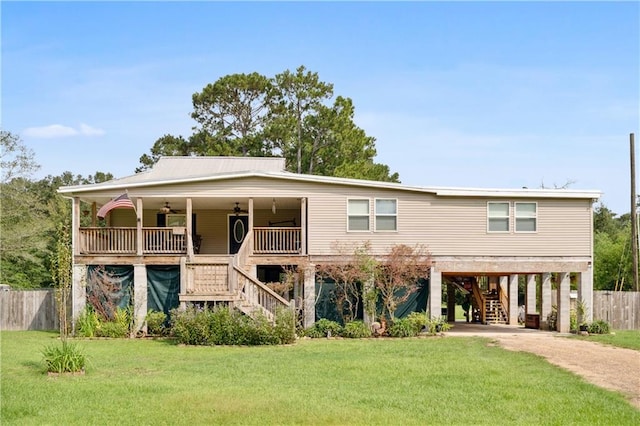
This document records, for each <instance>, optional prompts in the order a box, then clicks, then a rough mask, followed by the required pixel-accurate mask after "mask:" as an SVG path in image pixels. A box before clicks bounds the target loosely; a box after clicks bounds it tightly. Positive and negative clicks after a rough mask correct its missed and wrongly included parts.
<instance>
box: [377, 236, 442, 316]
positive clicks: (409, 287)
mask: <svg viewBox="0 0 640 426" xmlns="http://www.w3.org/2000/svg"><path fill="white" fill-rule="evenodd" d="M430 268H431V255H430V254H429V253H428V252H427V251H426V249H424V248H423V247H421V246H415V247H411V246H408V245H405V244H398V245H395V246H393V247H392V248H391V250H390V251H389V253H388V254H387V255H386V256H385V257H384V260H383V261H381V262H380V263H379V264H378V271H377V273H376V280H375V288H376V289H377V290H378V292H379V294H380V297H381V299H382V304H383V312H382V315H383V317H386V318H388V319H390V320H391V322H393V321H394V318H395V317H394V315H395V312H396V309H397V308H398V305H400V304H401V303H403V302H405V301H406V300H407V299H408V298H409V296H411V295H412V294H413V293H415V292H416V291H417V290H418V288H419V281H420V280H421V279H424V278H427V277H428V276H429V271H430Z"/></svg>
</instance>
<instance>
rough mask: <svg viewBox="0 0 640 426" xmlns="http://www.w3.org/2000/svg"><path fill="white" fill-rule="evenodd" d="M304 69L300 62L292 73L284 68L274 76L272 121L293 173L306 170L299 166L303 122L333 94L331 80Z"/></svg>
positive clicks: (304, 131)
mask: <svg viewBox="0 0 640 426" xmlns="http://www.w3.org/2000/svg"><path fill="white" fill-rule="evenodd" d="M305 71H306V68H305V67H304V66H300V67H298V69H297V70H296V72H295V74H294V73H292V72H291V71H289V70H286V71H284V72H282V73H280V74H277V75H276V76H275V78H274V82H275V90H274V93H275V95H274V104H273V107H272V125H273V127H275V128H276V129H277V130H276V132H277V131H280V138H279V139H280V143H281V145H280V146H279V148H280V150H281V152H283V154H284V155H285V157H287V158H289V159H290V161H289V163H290V166H289V169H290V170H291V171H294V172H296V173H305V172H307V171H308V169H307V170H303V165H302V162H303V153H304V151H305V145H308V141H307V140H306V139H308V138H307V137H306V136H307V135H308V131H306V129H304V127H305V124H306V123H305V122H306V120H307V118H308V117H312V116H314V115H317V114H318V109H319V108H321V107H322V106H323V102H325V101H326V100H328V99H331V97H332V96H333V84H328V83H324V82H322V81H320V79H319V77H318V74H317V73H313V72H311V71H306V72H305ZM273 127H272V128H273ZM306 154H309V153H308V152H307V153H306ZM311 167H312V166H311Z"/></svg>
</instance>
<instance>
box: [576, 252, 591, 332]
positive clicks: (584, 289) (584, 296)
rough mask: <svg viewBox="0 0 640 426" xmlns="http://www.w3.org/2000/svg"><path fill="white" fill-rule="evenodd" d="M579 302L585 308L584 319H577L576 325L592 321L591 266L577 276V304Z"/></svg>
mask: <svg viewBox="0 0 640 426" xmlns="http://www.w3.org/2000/svg"><path fill="white" fill-rule="evenodd" d="M580 301H582V302H583V303H584V306H585V313H584V316H585V317H584V318H578V324H580V323H581V322H591V321H593V268H592V267H591V264H590V265H589V269H588V270H587V271H583V272H580V273H579V274H578V302H580Z"/></svg>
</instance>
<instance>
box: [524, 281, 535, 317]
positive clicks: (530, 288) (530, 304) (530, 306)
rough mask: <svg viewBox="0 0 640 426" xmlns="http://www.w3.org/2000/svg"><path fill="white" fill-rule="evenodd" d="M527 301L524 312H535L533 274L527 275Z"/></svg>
mask: <svg viewBox="0 0 640 426" xmlns="http://www.w3.org/2000/svg"><path fill="white" fill-rule="evenodd" d="M526 300H527V303H526V309H525V313H527V314H535V313H536V312H537V310H536V276H535V275H534V274H529V275H527V299H526Z"/></svg>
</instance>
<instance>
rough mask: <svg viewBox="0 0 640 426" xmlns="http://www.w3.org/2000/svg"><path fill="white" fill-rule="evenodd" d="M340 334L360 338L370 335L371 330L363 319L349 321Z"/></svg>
mask: <svg viewBox="0 0 640 426" xmlns="http://www.w3.org/2000/svg"><path fill="white" fill-rule="evenodd" d="M342 336H344V337H348V338H350V339H362V338H364V337H371V330H370V329H369V327H368V326H367V324H365V323H364V321H360V320H357V321H351V322H348V323H347V324H346V325H345V326H344V329H343V330H342Z"/></svg>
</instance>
